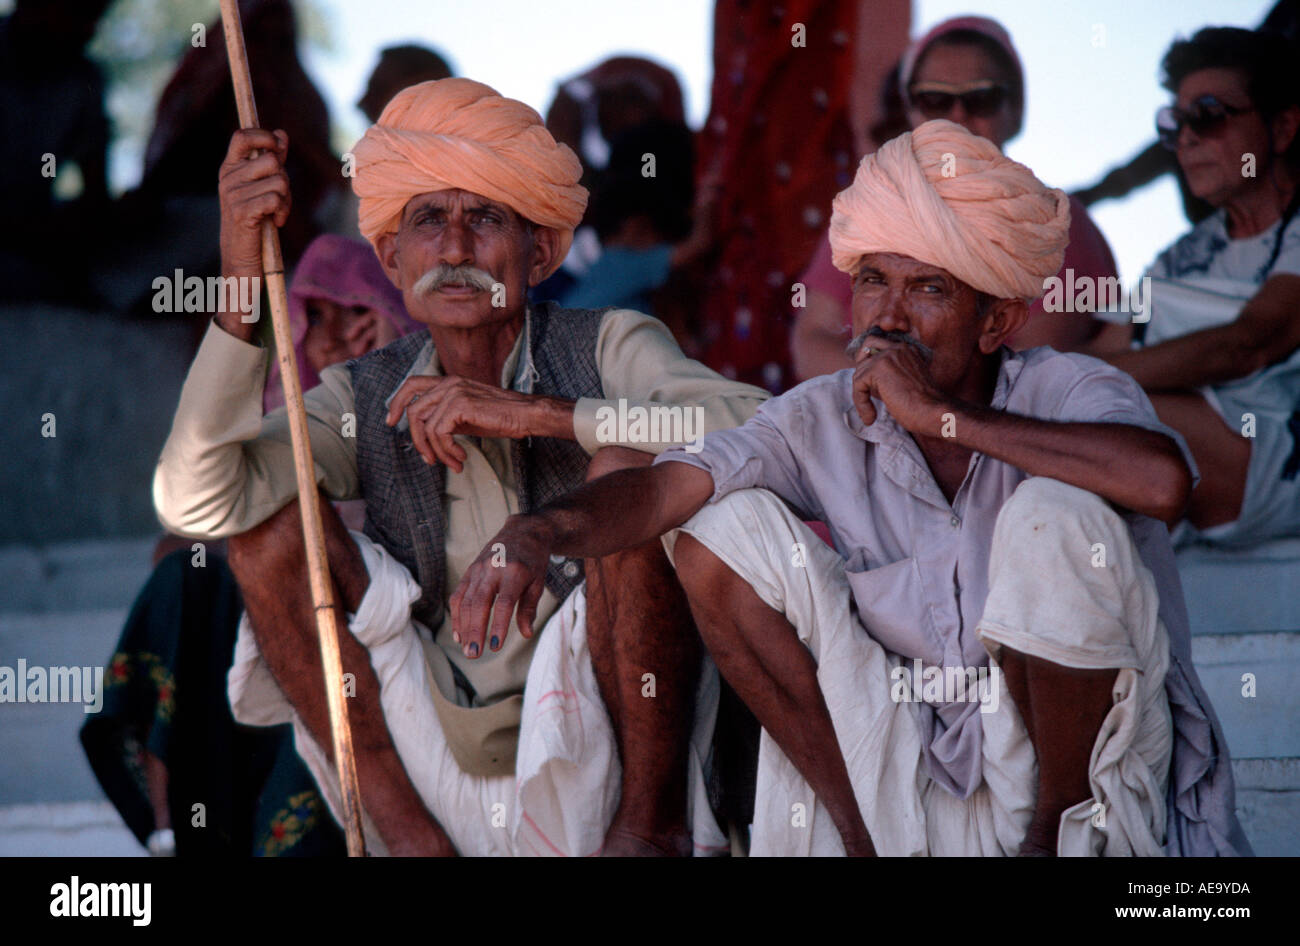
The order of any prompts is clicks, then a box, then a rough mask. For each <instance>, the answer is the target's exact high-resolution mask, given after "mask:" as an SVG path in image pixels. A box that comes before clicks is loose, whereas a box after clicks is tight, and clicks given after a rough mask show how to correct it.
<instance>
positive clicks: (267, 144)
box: [225, 128, 289, 164]
mask: <svg viewBox="0 0 1300 946" xmlns="http://www.w3.org/2000/svg"><path fill="white" fill-rule="evenodd" d="M288 147H289V136H288V135H286V134H285V133H284V132H283V131H278V132H273V131H269V130H267V129H265V128H241V129H239V130H238V131H236V132H235V133H234V134H233V135H231V136H230V146H229V147H228V148H226V162H225V163H227V164H234V163H235V162H237V161H244V160H246V159H247V158H248V156H249V155H250V154H252V153H253V152H254V151H275V152H277V153H282V152H284V151H286V150H288Z"/></svg>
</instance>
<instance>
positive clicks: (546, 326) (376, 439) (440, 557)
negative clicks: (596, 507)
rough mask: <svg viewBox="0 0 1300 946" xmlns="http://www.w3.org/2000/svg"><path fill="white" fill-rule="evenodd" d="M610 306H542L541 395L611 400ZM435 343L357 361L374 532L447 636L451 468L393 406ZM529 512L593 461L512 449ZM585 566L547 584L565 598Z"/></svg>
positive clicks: (540, 445) (535, 323) (575, 564)
mask: <svg viewBox="0 0 1300 946" xmlns="http://www.w3.org/2000/svg"><path fill="white" fill-rule="evenodd" d="M608 311H609V309H563V308H561V307H560V306H559V305H557V304H556V303H554V302H546V303H542V304H541V305H536V306H533V307H532V314H531V318H530V320H529V321H530V323H531V337H530V338H529V339H528V349H527V351H528V352H529V353H530V354H531V356H532V361H533V367H534V368H535V369H536V376H535V380H534V383H533V393H534V394H548V395H551V396H552V397H562V398H570V399H574V400H576V399H577V398H580V397H595V398H599V397H603V396H604V391H603V389H602V387H601V383H600V372H599V371H598V370H597V366H596V337H597V335H598V333H599V331H600V323H601V319H602V318H603V317H604V315H605V313H606V312H608ZM428 341H429V334H428V332H415V333H413V334H411V335H407V336H404V337H403V338H399V339H398V340H397V341H395V342H393V343H392V344H391V345H388V346H386V347H384V348H381V349H379V350H377V351H372V352H369V353H368V354H365V355H363V356H362V357H360V358H354V359H352V360H350V361H349V362H348V369H349V370H350V371H351V373H352V390H353V394H354V396H355V399H356V407H355V410H356V420H357V427H356V430H357V473H358V475H359V476H360V481H361V498H362V499H364V500H365V503H366V522H365V528H364V531H365V534H366V535H367V536H368V537H369V538H370V539H372V540H373V541H375V542H378V543H379V544H380V545H382V546H383V547H384V548H385V549H387V550H388V552H389V554H391V555H392V556H393V557H394V558H396V559H397V560H398V561H399V562H401V563H402V564H403V565H405V566H406V567H407V569H408V570H410V572H411V574H412V575H414V576H415V578H416V579H417V580H418V581H419V583H420V587H421V589H422V590H423V594H422V595H421V596H420V600H419V601H417V602H416V603H415V605H414V607H413V608H412V616H413V617H414V618H415V619H416V620H418V621H421V622H422V623H423V624H425V625H426V626H427V627H429V628H431V629H433V630H435V631H436V630H437V627H438V625H439V624H440V623H441V622H442V614H443V608H444V606H445V602H446V600H447V598H448V597H450V594H451V592H452V591H453V590H454V589H451V588H447V587H446V583H447V560H446V552H445V548H444V543H445V540H446V530H445V520H444V516H443V491H444V487H445V478H446V473H445V470H444V468H443V466H442V464H440V463H435V464H433V465H429V464H426V463H425V462H424V459H423V458H422V457H421V456H420V453H419V451H417V450H416V449H415V445H414V444H413V443H412V442H411V435H410V432H409V431H399V430H397V428H396V427H389V426H388V425H387V424H385V423H384V418H385V417H386V416H387V414H388V408H387V407H386V406H385V404H384V402H385V400H386V399H387V398H388V396H389V395H390V394H392V393H393V391H395V390H396V389H397V386H398V385H399V384H400V383H401V381H402V378H404V377H405V376H406V373H407V372H408V371H409V370H410V369H411V365H412V364H414V363H415V359H416V356H417V355H419V353H420V349H422V348H423V347H424V346H425V344H426V343H427V342H428ZM510 453H511V460H512V462H513V463H514V472H515V484H516V487H517V489H518V493H519V507H520V510H521V511H522V512H529V511H531V510H533V509H537V508H538V507H540V506H543V505H545V504H546V503H548V502H550V501H551V500H553V499H556V498H558V497H560V496H563V495H564V494H565V493H568V492H569V491H571V490H573V489H574V488H575V487H577V486H580V485H581V484H582V482H583V478H584V476H585V474H586V470H587V463H588V460H589V458H588V456H587V452H586V451H585V450H583V449H582V447H580V446H579V445H578V444H577V443H576V442H574V441H571V440H556V439H552V438H550V437H529V438H527V439H526V440H515V441H512V443H511V451H510ZM582 578H583V572H582V562H581V561H580V560H573V561H566V560H564V559H558V560H557V559H556V558H552V560H551V564H550V565H549V566H548V568H547V570H546V587H547V588H549V589H550V590H551V591H552V593H554V595H555V596H556V597H557V598H559V599H560V600H561V601H563V600H564V598H565V597H567V596H568V594H569V592H570V591H572V590H573V589H574V587H576V586H577V584H578V583H579V582H581V581H582Z"/></svg>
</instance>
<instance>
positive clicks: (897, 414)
mask: <svg viewBox="0 0 1300 946" xmlns="http://www.w3.org/2000/svg"><path fill="white" fill-rule="evenodd" d="M873 397H875V398H878V399H879V400H880V401H882V402H883V403H884V405H885V407H887V408H889V413H890V414H891V415H893V417H894V420H896V421H897V422H898V423H899V425H900V426H901V427H902V428H903V429H904V430H906V431H907V432H908V433H912V434H919V435H922V436H930V437H937V436H939V435H940V434H941V433H942V430H943V415H944V414H945V413H947V412H948V411H950V410H951V401H950V399H949V398H947V397H946V396H945V395H944V394H943V393H942V392H941V391H940V390H939V389H938V388H937V387H935V384H934V380H933V379H932V378H931V377H930V367H929V365H928V364H927V363H926V361H925V359H924V358H923V357H922V355H921V353H920V352H919V351H917V350H916V349H915V348H914V347H912V346H911V345H907V344H905V343H903V342H895V341H892V340H889V339H883V338H869V339H867V342H866V344H865V345H863V347H862V348H860V349H859V350H858V353H857V355H856V357H855V358H854V369H853V404H854V406H855V407H857V409H858V416H859V417H861V418H862V423H864V424H866V425H867V426H868V427H870V426H871V425H872V424H874V423H875V422H876V407H875V405H874V404H872V403H871V399H872V398H873Z"/></svg>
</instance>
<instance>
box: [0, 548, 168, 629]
mask: <svg viewBox="0 0 1300 946" xmlns="http://www.w3.org/2000/svg"><path fill="white" fill-rule="evenodd" d="M157 541H158V536H157V535H152V536H145V537H140V538H134V539H89V540H82V541H78V542H53V543H50V544H47V545H34V544H11V545H2V546H0V575H4V576H5V582H4V589H3V591H0V615H3V614H6V613H19V614H41V613H56V612H77V611H95V610H102V609H105V608H126V607H129V606H130V604H131V602H132V601H134V600H135V596H136V595H137V594H138V593H139V591H140V588H141V586H143V585H144V583H145V580H146V579H148V577H149V574H150V573H151V572H152V571H153V565H152V556H153V548H154V544H155V543H156V542H157Z"/></svg>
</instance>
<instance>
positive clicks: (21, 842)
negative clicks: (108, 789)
mask: <svg viewBox="0 0 1300 946" xmlns="http://www.w3.org/2000/svg"><path fill="white" fill-rule="evenodd" d="M147 856H148V854H147V852H146V851H145V849H144V848H143V847H141V846H140V843H139V842H138V841H136V839H135V835H133V834H132V833H131V832H130V831H128V830H127V828H126V825H124V824H123V823H122V819H121V817H120V816H119V815H118V813H117V809H116V808H114V807H113V805H112V804H111V803H110V802H107V801H78V802H62V803H53V804H40V805H5V806H0V857H147Z"/></svg>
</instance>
